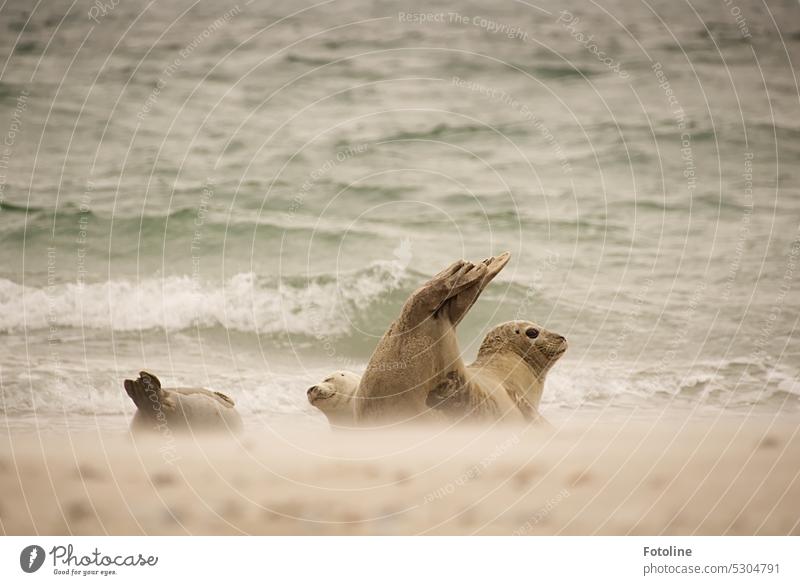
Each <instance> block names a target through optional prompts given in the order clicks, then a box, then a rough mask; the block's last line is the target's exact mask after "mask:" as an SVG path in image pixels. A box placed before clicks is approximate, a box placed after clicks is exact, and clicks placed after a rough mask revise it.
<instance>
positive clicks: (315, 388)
mask: <svg viewBox="0 0 800 585" xmlns="http://www.w3.org/2000/svg"><path fill="white" fill-rule="evenodd" d="M316 391H317V387H316V386H312V387H311V388H309V389H308V390H306V396H311V395H312V394H313V393H314V392H316Z"/></svg>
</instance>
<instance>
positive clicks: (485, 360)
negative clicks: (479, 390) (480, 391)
mask: <svg viewBox="0 0 800 585" xmlns="http://www.w3.org/2000/svg"><path fill="white" fill-rule="evenodd" d="M473 366H475V367H478V368H481V369H484V368H485V369H487V370H491V371H494V372H497V375H498V376H500V378H501V379H502V380H503V386H504V387H505V388H506V389H507V390H508V393H509V395H510V396H511V397H512V398H513V399H515V400H516V401H519V399H520V398H521V399H524V401H525V402H526V403H527V404H528V405H529V406H531V407H533V408H538V407H539V401H540V400H541V399H542V390H543V389H544V378H545V375H546V374H547V371H548V370H549V369H550V366H549V365H546V366H538V367H537V365H536V364H534V363H531V361H530V360H528V359H525V358H524V357H523V356H521V355H519V354H517V353H516V352H514V351H504V350H502V349H484V348H481V350H480V351H479V352H478V357H477V359H476V360H475V362H474V364H473ZM523 407H524V405H520V408H521V409H522V408H523Z"/></svg>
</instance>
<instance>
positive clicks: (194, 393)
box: [125, 372, 242, 431]
mask: <svg viewBox="0 0 800 585" xmlns="http://www.w3.org/2000/svg"><path fill="white" fill-rule="evenodd" d="M125 391H126V392H127V393H128V396H130V397H131V400H133V403H134V404H135V405H136V408H137V409H138V410H137V411H136V414H135V415H134V417H133V421H132V422H131V429H133V430H135V431H143V430H158V429H161V428H168V429H169V430H171V431H181V430H189V429H191V430H192V431H204V430H228V431H239V430H241V428H242V418H241V417H240V416H239V413H238V412H236V409H235V408H234V403H233V400H231V399H230V398H229V397H228V396H226V395H225V394H222V393H221V392H212V391H210V390H206V389H204V388H162V387H161V382H160V381H159V379H158V378H156V377H155V376H154V375H153V374H149V373H147V372H139V378H138V379H137V380H135V381H134V380H125Z"/></svg>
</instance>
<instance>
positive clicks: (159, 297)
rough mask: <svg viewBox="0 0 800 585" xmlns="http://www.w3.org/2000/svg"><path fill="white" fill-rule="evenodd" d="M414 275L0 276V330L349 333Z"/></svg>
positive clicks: (376, 266) (398, 269)
mask: <svg viewBox="0 0 800 585" xmlns="http://www.w3.org/2000/svg"><path fill="white" fill-rule="evenodd" d="M418 281H419V275H414V274H412V271H411V270H410V269H409V268H408V267H406V266H404V265H403V264H402V263H401V262H399V261H396V260H393V261H380V262H375V263H373V264H371V265H369V266H368V267H366V268H364V269H362V270H358V271H355V272H350V273H341V274H338V275H321V276H315V277H311V278H308V279H304V278H298V277H293V278H283V279H275V278H269V277H263V276H258V275H256V274H254V273H252V272H246V273H240V274H236V275H235V276H233V277H231V278H230V279H228V280H227V281H226V282H224V283H221V284H214V283H208V282H198V281H196V280H194V279H192V278H191V277H190V276H165V277H163V278H157V277H153V278H145V279H142V280H138V281H135V280H128V279H120V280H109V281H106V282H98V283H90V284H89V283H87V284H83V285H79V284H77V283H62V284H55V285H53V286H46V287H42V288H37V287H30V286H23V285H21V284H18V283H15V282H13V281H10V280H7V279H0V331H4V332H7V333H10V332H15V331H22V330H34V329H46V328H53V327H56V328H59V327H61V328H90V329H111V330H113V331H137V330H146V329H166V330H169V331H178V330H182V329H189V328H195V327H200V328H210V327H224V328H226V329H230V330H235V331H242V332H250V333H259V334H264V335H271V334H299V335H312V336H313V335H314V332H315V331H317V330H320V329H322V330H324V331H325V333H326V335H329V336H334V337H335V336H343V335H346V334H347V333H349V332H350V331H351V328H352V326H353V323H354V322H357V321H359V320H360V319H359V314H360V313H362V312H364V311H366V310H367V309H368V308H369V307H370V305H372V304H373V303H376V302H378V301H380V300H382V299H385V298H386V296H387V295H389V294H391V293H392V292H394V291H400V290H402V291H403V292H404V293H405V292H407V291H408V290H410V287H411V286H412V284H413V283H414V282H418Z"/></svg>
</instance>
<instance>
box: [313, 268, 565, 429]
mask: <svg viewBox="0 0 800 585" xmlns="http://www.w3.org/2000/svg"><path fill="white" fill-rule="evenodd" d="M509 258H510V255H509V254H508V253H506V254H502V255H500V256H497V257H495V258H489V259H487V260H484V261H483V262H482V263H480V264H477V265H476V264H472V263H470V262H465V261H463V260H460V261H458V262H456V263H454V264H453V265H451V266H450V267H449V268H447V269H446V270H444V271H442V272H440V273H439V274H437V275H436V276H434V277H433V278H432V279H431V280H430V281H428V282H427V283H426V284H424V285H423V286H422V287H420V288H419V289H417V291H415V292H414V293H413V294H412V295H411V297H410V298H409V299H408V300H407V301H406V303H405V305H403V309H402V311H401V313H400V316H399V317H398V318H397V319H396V320H395V321H394V322H393V323H392V324H391V325H390V327H389V329H388V330H387V332H386V333H385V334H384V336H383V337H382V338H381V340H380V341H379V342H378V346H377V347H376V349H375V352H374V353H373V355H372V358H371V359H370V362H369V365H368V366H367V369H366V372H365V373H364V376H363V377H362V378H361V381H360V382H359V383H358V386H357V387H356V386H355V384H354V382H353V380H354V379H355V378H356V376H355V374H349V377H348V378H346V380H347V383H340V384H339V386H337V387H336V396H337V399H336V401H335V403H331V405H330V407H327V408H328V410H326V406H325V405H324V404H323V403H317V402H314V401H312V400H311V396H312V390H313V389H314V388H315V387H312V388H311V389H309V400H310V401H311V403H312V404H314V406H317V407H318V408H320V409H321V410H323V412H325V413H326V415H329V411H330V412H333V410H334V407H335V417H336V420H337V422H336V423H335V424H337V425H340V426H348V425H358V426H373V425H376V424H390V423H397V422H417V421H426V420H444V421H480V420H483V421H495V420H501V419H502V420H504V421H532V422H542V421H543V419H542V418H541V417H540V415H539V413H538V410H537V409H538V406H539V401H540V400H541V397H542V391H543V389H544V380H545V376H546V375H547V372H548V371H549V370H550V368H551V367H552V366H553V364H555V362H556V361H558V359H559V358H560V357H561V356H562V355H563V354H564V352H565V351H566V349H567V341H566V339H564V337H562V336H561V335H558V334H556V333H552V332H550V331H547V330H545V329H544V328H542V327H540V326H539V325H537V324H535V323H532V322H530V321H510V322H507V323H502V324H500V325H498V326H496V327H494V328H493V329H492V330H491V331H489V333H488V334H487V335H486V337H485V338H484V340H483V343H482V344H481V347H480V350H479V351H478V357H477V359H476V360H475V361H474V362H473V363H472V364H470V365H469V366H466V365H464V363H463V361H462V360H461V352H460V350H459V347H458V340H457V339H456V334H455V327H456V325H457V324H458V323H459V322H460V321H461V319H463V317H464V315H465V314H466V313H467V311H468V310H469V309H470V307H472V305H473V304H474V303H475V301H476V300H477V298H478V296H479V295H480V293H481V292H482V291H483V289H484V288H485V287H486V285H488V284H489V282H491V280H492V279H493V278H494V277H495V276H496V275H497V273H498V272H500V270H502V268H503V267H504V266H505V265H506V263H507V262H508V260H509ZM340 374H341V372H340ZM334 378H335V376H334ZM348 393H349V394H350V395H351V398H350V400H349V401H347V400H344V397H345V396H346V395H347V394H348ZM348 415H352V417H353V418H352V422H350V421H349V420H348V419H347V417H348ZM329 420H331V421H332V419H331V417H330V416H329Z"/></svg>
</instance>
